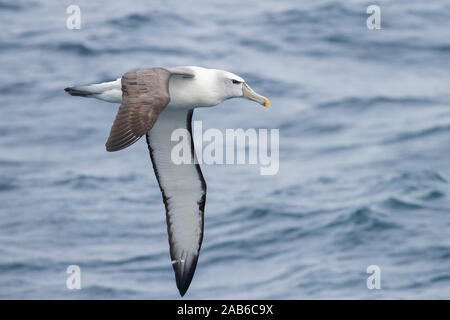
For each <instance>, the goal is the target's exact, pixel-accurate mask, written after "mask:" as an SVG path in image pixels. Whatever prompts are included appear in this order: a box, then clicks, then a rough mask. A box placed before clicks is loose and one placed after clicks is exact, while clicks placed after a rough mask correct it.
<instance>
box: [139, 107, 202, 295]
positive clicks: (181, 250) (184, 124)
mask: <svg viewBox="0 0 450 320" xmlns="http://www.w3.org/2000/svg"><path fill="white" fill-rule="evenodd" d="M192 114H193V110H172V109H170V108H166V109H165V110H164V111H163V112H162V113H161V114H160V116H159V118H158V121H156V123H155V124H154V126H153V128H152V129H151V130H150V132H149V133H148V134H147V144H148V148H149V151H150V158H151V160H152V163H153V169H154V171H155V175H156V178H157V180H158V183H159V187H160V189H161V193H162V196H163V201H164V205H165V207H166V219H167V231H168V233H169V244H170V256H171V258H172V266H173V269H174V271H175V278H176V283H177V287H178V290H179V292H180V294H181V295H182V296H183V295H184V294H185V293H186V291H187V289H188V288H189V285H190V283H191V280H192V277H193V276H194V272H195V268H196V266H197V260H198V256H199V252H200V247H201V244H202V239H203V211H204V207H205V199H206V183H205V180H204V178H203V175H202V172H201V170H200V166H199V165H198V164H196V163H194V159H195V150H194V144H193V139H192V128H191V122H192ZM176 129H186V130H187V131H188V132H189V138H190V141H189V143H188V145H189V148H188V150H183V152H188V153H189V154H188V156H189V158H190V160H191V162H190V164H178V165H177V164H175V163H174V162H173V161H172V159H171V154H172V149H173V147H174V146H175V145H176V144H177V143H179V142H178V141H171V136H172V132H173V131H174V130H176Z"/></svg>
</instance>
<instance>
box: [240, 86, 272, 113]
mask: <svg viewBox="0 0 450 320" xmlns="http://www.w3.org/2000/svg"><path fill="white" fill-rule="evenodd" d="M242 96H243V97H245V98H247V99H250V100H253V101H256V102H258V103H259V104H262V105H263V106H264V107H266V108H267V107H268V106H269V99H267V98H266V97H263V96H261V95H259V94H257V93H256V92H255V91H253V89H252V88H250V87H249V85H248V84H246V83H245V82H244V83H243V84H242Z"/></svg>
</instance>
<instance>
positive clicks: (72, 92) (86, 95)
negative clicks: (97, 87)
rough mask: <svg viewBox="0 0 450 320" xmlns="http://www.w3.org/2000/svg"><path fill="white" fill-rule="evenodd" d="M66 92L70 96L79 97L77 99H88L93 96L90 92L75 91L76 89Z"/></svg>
mask: <svg viewBox="0 0 450 320" xmlns="http://www.w3.org/2000/svg"><path fill="white" fill-rule="evenodd" d="M64 91H65V92H67V93H68V94H70V95H71V96H77V97H88V96H90V95H91V93H89V92H86V91H81V90H78V89H74V88H65V89H64Z"/></svg>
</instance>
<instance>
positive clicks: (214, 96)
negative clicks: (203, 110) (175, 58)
mask: <svg viewBox="0 0 450 320" xmlns="http://www.w3.org/2000/svg"><path fill="white" fill-rule="evenodd" d="M192 68H193V70H194V73H195V76H194V77H193V78H184V77H182V76H172V77H170V79H169V94H170V103H169V104H168V106H167V107H169V108H183V109H192V108H196V107H212V106H215V105H217V104H219V103H221V102H222V100H223V99H222V97H221V95H220V92H218V89H217V79H216V77H215V73H214V72H213V71H212V70H211V69H204V68H200V67H192Z"/></svg>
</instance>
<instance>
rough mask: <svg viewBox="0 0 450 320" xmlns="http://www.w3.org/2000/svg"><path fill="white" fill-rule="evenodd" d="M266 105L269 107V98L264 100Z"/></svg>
mask: <svg viewBox="0 0 450 320" xmlns="http://www.w3.org/2000/svg"><path fill="white" fill-rule="evenodd" d="M264 107H266V108H267V107H269V99H267V98H266V100H264Z"/></svg>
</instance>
